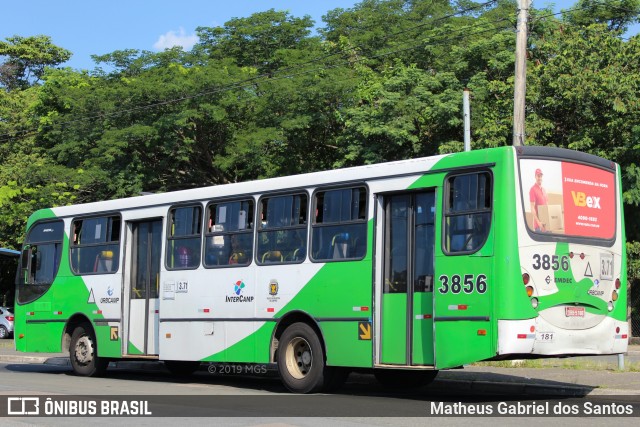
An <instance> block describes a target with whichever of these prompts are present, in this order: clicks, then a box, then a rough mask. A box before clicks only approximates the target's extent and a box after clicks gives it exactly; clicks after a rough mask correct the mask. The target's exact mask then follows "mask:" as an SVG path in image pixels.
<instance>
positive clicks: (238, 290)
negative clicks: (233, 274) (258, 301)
mask: <svg viewBox="0 0 640 427" xmlns="http://www.w3.org/2000/svg"><path fill="white" fill-rule="evenodd" d="M244 288H245V284H244V282H243V281H242V280H238V281H237V282H236V283H234V284H233V293H234V294H235V295H227V296H226V297H225V302H252V301H253V295H242V290H243V289H244Z"/></svg>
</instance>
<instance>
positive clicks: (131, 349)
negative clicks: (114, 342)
mask: <svg viewBox="0 0 640 427" xmlns="http://www.w3.org/2000/svg"><path fill="white" fill-rule="evenodd" d="M130 224H131V228H130V230H131V241H132V245H131V248H132V251H131V259H130V263H131V264H130V269H129V271H130V274H129V286H128V290H127V289H126V288H125V295H127V294H128V315H129V316H128V322H127V329H126V340H123V341H124V343H125V345H126V348H125V349H124V354H126V355H131V356H134V355H146V356H153V355H157V354H158V324H159V314H158V308H159V300H158V293H159V289H158V287H159V283H160V262H161V259H162V258H161V248H162V220H161V219H154V220H150V221H142V222H133V223H130Z"/></svg>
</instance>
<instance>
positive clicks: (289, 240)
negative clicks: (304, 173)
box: [256, 193, 308, 264]
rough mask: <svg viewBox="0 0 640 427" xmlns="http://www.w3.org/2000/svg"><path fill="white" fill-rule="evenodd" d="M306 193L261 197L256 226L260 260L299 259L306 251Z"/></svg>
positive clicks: (260, 261)
mask: <svg viewBox="0 0 640 427" xmlns="http://www.w3.org/2000/svg"><path fill="white" fill-rule="evenodd" d="M307 213H308V211H307V195H306V194H304V193H301V194H293V195H285V196H274V197H267V198H263V199H262V200H261V201H260V215H261V219H262V221H261V224H260V228H259V229H258V251H257V257H256V258H257V261H258V262H259V263H260V264H280V263H287V262H289V263H299V262H302V261H304V259H305V257H306V254H307Z"/></svg>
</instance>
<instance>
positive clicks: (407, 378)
mask: <svg viewBox="0 0 640 427" xmlns="http://www.w3.org/2000/svg"><path fill="white" fill-rule="evenodd" d="M373 375H374V376H375V377H376V379H377V380H378V382H379V383H380V384H382V386H383V387H386V388H416V387H421V386H423V385H427V384H429V383H431V382H432V381H433V380H434V379H435V378H436V375H438V371H402V370H399V369H375V370H374V371H373Z"/></svg>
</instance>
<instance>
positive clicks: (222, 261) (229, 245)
mask: <svg viewBox="0 0 640 427" xmlns="http://www.w3.org/2000/svg"><path fill="white" fill-rule="evenodd" d="M253 207H254V202H253V200H252V199H247V200H239V201H231V202H223V203H212V204H210V205H209V206H208V207H207V212H208V214H207V217H208V218H209V226H208V229H207V233H206V235H205V241H206V245H205V254H204V265H205V267H221V266H245V265H249V264H250V263H251V259H252V258H253Z"/></svg>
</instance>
